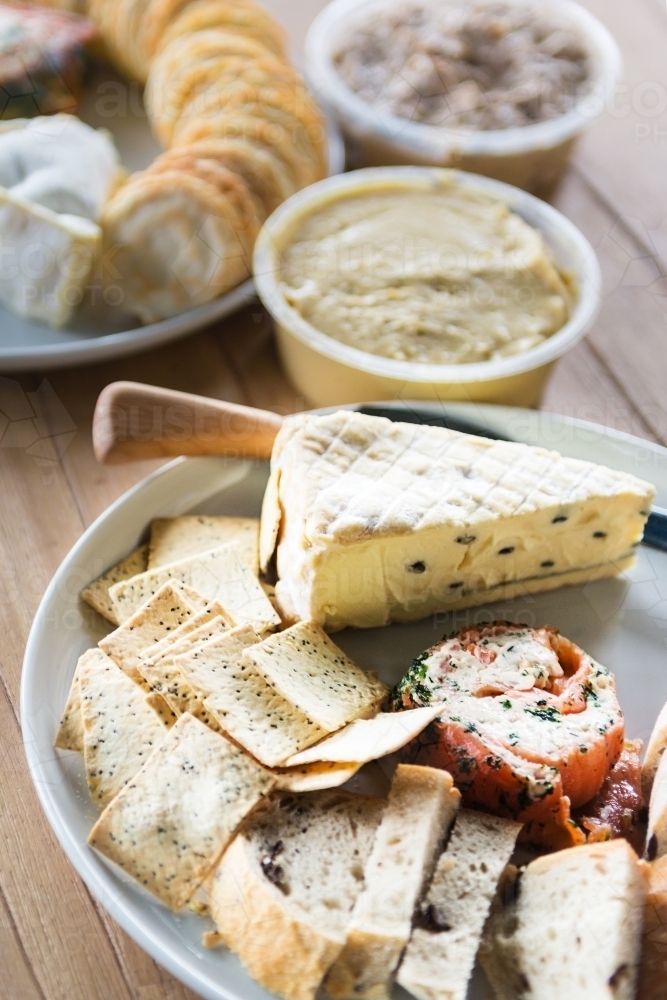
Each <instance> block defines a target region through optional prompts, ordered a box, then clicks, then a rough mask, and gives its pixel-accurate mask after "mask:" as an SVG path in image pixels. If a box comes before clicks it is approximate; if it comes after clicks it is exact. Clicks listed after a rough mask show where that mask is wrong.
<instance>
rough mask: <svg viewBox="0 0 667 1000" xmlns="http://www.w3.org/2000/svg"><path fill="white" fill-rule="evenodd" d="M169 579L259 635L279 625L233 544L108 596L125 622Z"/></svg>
mask: <svg viewBox="0 0 667 1000" xmlns="http://www.w3.org/2000/svg"><path fill="white" fill-rule="evenodd" d="M171 579H176V580H177V581H179V582H181V583H184V584H186V586H188V587H192V588H193V589H194V590H196V591H197V592H198V593H199V594H201V595H202V597H205V598H206V599H207V601H219V602H220V604H222V606H223V607H224V608H226V609H227V611H228V612H229V614H230V615H231V616H232V617H233V618H234V619H235V620H236V621H237V622H238V623H239V624H248V625H252V626H253V627H255V628H257V630H258V631H259V632H264V631H267V630H268V629H270V628H275V626H277V625H279V624H280V617H279V615H278V614H277V613H276V611H275V610H274V608H273V605H272V604H271V602H270V601H269V599H268V597H267V596H266V594H265V593H264V591H263V590H262V587H261V585H260V583H259V580H258V579H257V577H256V576H255V575H254V573H252V572H251V571H250V570H249V569H248V567H247V566H246V565H245V564H244V562H243V560H242V558H241V555H240V550H239V548H238V545H236V543H231V544H229V545H221V546H220V547H219V548H217V549H211V550H210V551H208V552H203V553H201V554H200V555H196V556H191V557H190V558H188V559H182V560H181V561H180V562H177V563H170V564H169V565H168V566H162V567H159V568H158V569H149V570H147V571H146V572H145V573H140V574H139V575H138V576H135V577H132V579H131V580H125V581H123V582H121V583H117V584H115V585H114V586H113V587H112V588H111V590H110V591H109V593H110V595H111V599H112V601H113V603H114V607H115V608H116V611H117V614H118V618H119V619H120V620H122V621H126V620H127V619H128V618H129V617H130V615H132V614H134V612H135V611H137V610H138V609H139V608H140V607H141V605H142V604H144V603H145V602H146V601H147V600H148V599H149V598H150V597H152V596H153V594H155V593H156V591H157V590H159V588H160V587H161V586H162V584H163V583H166V582H167V580H171Z"/></svg>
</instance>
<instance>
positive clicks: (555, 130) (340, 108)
mask: <svg viewBox="0 0 667 1000" xmlns="http://www.w3.org/2000/svg"><path fill="white" fill-rule="evenodd" d="M402 2H403V0H391V6H394V5H396V4H398V3H402ZM436 2H441V0H436ZM446 2H447V3H450V4H451V3H457V4H458V3H466V2H467V0H446ZM481 2H484V3H493V2H494V0H481ZM510 2H520V3H521V4H522V5H524V4H526V3H530V5H531V6H534V7H538V8H546V9H551V10H552V11H553V16H554V19H555V20H557V21H562V22H565V23H567V25H568V26H569V27H571V28H572V29H573V30H575V31H576V32H577V33H578V34H579V36H580V37H581V38H582V39H583V40H584V43H585V45H586V48H587V49H588V51H589V53H590V56H591V62H592V76H591V87H590V91H589V92H587V93H586V94H585V95H582V97H581V99H580V100H579V101H578V102H577V104H576V105H575V106H574V108H573V109H572V110H571V111H569V112H568V113H567V114H565V115H562V116H561V117H560V118H556V119H553V120H552V121H545V122H540V123H538V124H536V125H526V126H524V127H522V128H511V129H503V130H494V131H483V130H479V131H474V130H472V129H445V128H439V127H437V126H434V125H423V124H420V123H417V122H411V121H408V120H407V119H405V118H398V117H396V116H394V115H391V114H387V113H383V112H381V111H378V110H377V109H376V108H375V107H373V105H371V104H368V103H367V102H366V101H363V100H362V99H361V98H360V97H358V96H357V94H355V93H354V92H353V91H352V90H350V89H349V88H348V87H347V86H346V84H345V83H343V81H342V79H341V78H340V77H339V75H338V73H337V71H336V69H335V67H334V64H333V59H332V53H333V52H334V51H335V49H336V48H337V46H338V43H339V41H340V40H341V39H343V38H344V36H345V34H346V33H348V32H349V31H350V30H352V29H353V28H354V25H355V23H358V22H362V21H365V20H366V18H367V17H368V15H369V14H371V13H372V12H373V11H377V12H378V14H380V13H381V12H383V11H386V10H387V7H388V6H389V5H388V3H387V0H333V3H330V4H329V5H328V6H327V7H325V8H324V10H323V11H322V12H321V13H320V14H319V16H318V17H317V18H316V19H315V21H314V22H313V24H312V26H311V28H310V31H309V32H308V36H307V39H306V67H307V75H308V78H309V81H310V85H311V87H312V88H313V90H314V91H315V92H316V93H317V94H318V98H319V100H320V101H322V102H323V103H325V104H328V105H329V107H331V108H332V110H333V112H334V114H335V116H336V118H337V120H338V122H339V124H340V126H341V129H342V131H343V136H344V139H345V144H346V149H347V157H348V164H349V166H351V167H367V166H381V165H387V164H410V163H412V164H426V165H433V166H443V167H456V168H458V169H460V170H468V171H471V172H472V173H477V174H484V175H485V176H487V177H495V178H496V179H497V180H501V181H505V182H506V183H508V184H514V185H516V186H517V187H521V188H523V189H524V190H526V191H531V192H532V193H533V194H538V195H540V197H546V196H547V195H548V194H549V193H550V192H551V191H552V190H553V188H554V187H555V185H556V184H557V182H558V180H559V178H560V177H561V175H562V173H563V171H564V169H565V166H566V164H567V161H568V159H569V157H570V154H571V152H572V149H573V147H574V144H575V142H576V139H577V138H578V136H579V135H581V133H582V132H583V131H584V130H585V129H586V128H587V127H588V126H589V125H590V124H591V122H592V121H594V119H595V118H597V117H598V115H600V114H601V112H602V111H603V110H604V108H605V106H606V104H607V102H608V100H609V99H610V97H611V95H612V93H613V91H614V88H615V86H616V84H617V83H618V80H619V78H620V75H621V65H622V64H621V55H620V52H619V49H618V46H617V45H616V42H615V41H614V39H613V38H612V36H611V35H610V34H609V32H608V31H607V29H606V28H605V27H604V26H603V25H602V24H600V22H599V21H598V20H596V18H594V17H593V16H592V15H591V14H589V13H588V11H586V10H584V8H583V7H580V6H579V4H577V3H573V2H572V0H510Z"/></svg>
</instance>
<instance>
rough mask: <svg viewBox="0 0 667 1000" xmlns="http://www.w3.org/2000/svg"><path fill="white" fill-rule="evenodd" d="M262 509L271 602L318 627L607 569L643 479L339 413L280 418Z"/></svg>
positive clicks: (627, 530) (630, 553)
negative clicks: (273, 568)
mask: <svg viewBox="0 0 667 1000" xmlns="http://www.w3.org/2000/svg"><path fill="white" fill-rule="evenodd" d="M271 467H272V471H271V480H270V482H269V487H268V489H267V493H266V496H265V502H264V509H263V512H262V529H261V549H262V562H263V564H264V565H266V564H267V563H268V562H269V560H270V559H271V556H272V554H273V549H274V544H275V542H274V539H275V536H276V531H278V539H277V566H278V576H279V582H278V585H277V588H276V594H277V597H278V600H279V601H280V603H281V606H282V608H283V610H284V612H285V613H286V614H287V615H288V616H289V617H292V618H294V619H299V618H302V619H312V620H314V621H317V622H319V623H320V624H321V625H323V626H324V627H325V628H326V629H328V630H335V629H339V628H344V627H345V626H347V625H353V626H356V627H375V626H380V625H385V624H387V623H388V622H390V621H413V620H416V619H419V618H423V617H425V616H427V615H429V614H431V613H432V612H433V611H437V610H445V609H456V608H465V607H470V606H471V605H474V604H480V603H483V602H485V601H488V600H493V599H501V598H506V597H508V596H511V595H513V594H517V593H527V592H532V591H539V590H547V589H551V588H554V587H558V586H561V585H562V584H566V583H579V582H584V581H586V580H590V579H596V578H598V577H602V576H611V575H614V574H616V573H618V572H619V571H621V570H622V569H624V568H626V567H627V566H629V565H630V564H631V563H632V562H633V560H634V548H635V546H636V545H637V544H638V543H639V541H640V540H641V537H642V533H643V529H644V524H645V521H646V518H647V516H648V513H649V509H650V505H651V501H652V499H653V496H654V493H655V491H654V488H653V487H652V486H651V485H650V484H649V483H646V482H643V481H642V480H640V479H637V478H636V477H634V476H631V475H628V474H626V473H622V472H617V471H615V470H613V469H607V468H605V467H603V466H599V465H594V464H593V463H590V462H582V461H579V460H576V459H569V458H563V457H562V456H560V455H559V454H557V453H556V452H550V451H546V450H545V449H543V448H533V447H529V446H528V445H522V444H514V443H510V442H506V441H490V440H487V439H484V438H478V437H471V436H470V435H465V434H458V433H456V432H454V431H448V430H445V429H444V428H439V427H429V426H423V425H415V424H402V423H393V422H391V421H389V420H386V419H384V418H379V417H369V416H364V415H362V414H359V413H355V412H352V411H340V412H338V413H334V414H331V415H327V416H322V417H317V416H312V415H302V416H298V417H293V418H289V419H288V420H287V421H286V422H285V424H284V426H283V428H282V429H281V431H280V434H279V435H278V439H277V441H276V444H275V447H274V452H273V458H272V466H271Z"/></svg>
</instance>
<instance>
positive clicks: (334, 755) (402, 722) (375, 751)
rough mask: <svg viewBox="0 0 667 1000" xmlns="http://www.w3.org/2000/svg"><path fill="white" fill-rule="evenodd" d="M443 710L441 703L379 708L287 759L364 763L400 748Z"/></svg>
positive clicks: (294, 763) (290, 764) (294, 762)
mask: <svg viewBox="0 0 667 1000" xmlns="http://www.w3.org/2000/svg"><path fill="white" fill-rule="evenodd" d="M441 712H442V705H426V706H425V707H424V708H408V709H406V711H405V712H380V714H379V715H376V716H375V718H373V719H355V721H354V722H350V724H349V725H347V726H344V727H343V729H339V730H338V731H337V732H335V733H333V735H332V736H328V737H327V738H326V739H324V740H322V741H321V742H320V743H318V744H317V745H316V746H313V747H308V749H307V750H302V751H301V752H300V753H297V754H294V756H292V757H290V758H289V760H286V761H285V764H286V766H287V767H298V766H299V765H303V764H315V763H316V762H317V761H331V762H332V763H338V764H353V763H355V762H359V761H361V763H363V764H365V763H367V762H368V761H369V760H377V758H378V757H386V756H387V754H389V753H394V751H396V750H400V749H401V747H404V746H405V745H406V743H409V742H410V740H412V739H414V738H415V736H418V735H419V733H421V732H422V730H423V729H426V727H427V726H428V724H429V723H430V722H433V720H434V719H437V717H438V716H439V715H440V713H441Z"/></svg>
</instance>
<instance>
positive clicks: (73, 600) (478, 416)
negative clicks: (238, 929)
mask: <svg viewBox="0 0 667 1000" xmlns="http://www.w3.org/2000/svg"><path fill="white" fill-rule="evenodd" d="M389 405H391V404H389ZM394 405H395V406H396V407H397V408H399V409H400V404H394ZM407 405H409V406H410V408H411V409H413V410H418V411H419V412H421V413H422V414H424V415H428V414H431V415H433V416H437V415H439V416H442V415H443V413H450V414H453V415H458V416H459V417H463V418H465V419H467V420H469V421H472V422H474V423H477V424H479V425H481V426H486V427H489V428H490V429H493V430H495V431H496V432H498V433H500V434H503V435H505V436H507V437H510V438H513V439H516V440H519V441H525V442H527V443H529V444H539V445H543V446H546V447H549V448H555V449H558V450H559V451H561V452H562V453H563V454H566V455H570V456H573V457H576V458H584V459H589V460H591V461H596V462H601V463H604V464H606V465H610V466H612V467H615V468H618V469H623V470H625V471H627V472H632V473H635V474H637V475H640V476H642V477H644V478H646V479H649V480H651V481H652V482H654V483H655V484H656V486H657V488H658V498H657V503H658V504H660V505H661V506H663V507H665V506H667V450H666V449H664V448H660V447H658V446H657V445H653V444H650V443H649V442H645V441H640V440H639V439H638V438H633V437H630V436H628V435H623V434H620V433H617V432H615V431H611V430H606V429H603V428H601V427H597V426H595V425H592V424H585V423H581V422H577V421H572V420H568V419H566V418H563V417H557V416H551V415H548V414H539V413H536V412H533V411H527V410H517V409H511V408H506V407H492V406H473V405H469V404H452V405H450V406H448V407H438V406H436V405H434V404H419V403H417V404H407ZM267 472H268V466H267V465H266V464H264V463H251V462H249V463H244V462H238V461H225V460H222V459H206V458H198V459H177V460H176V461H175V462H172V463H171V464H170V465H167V466H166V467H165V468H164V469H162V470H160V471H159V472H157V473H155V474H154V475H153V476H151V477H150V478H148V479H146V480H145V481H144V482H142V483H140V484H139V485H138V486H136V487H135V488H134V489H132V490H130V491H129V492H128V493H126V494H125V496H123V497H121V498H120V500H118V501H117V502H116V503H115V504H113V505H112V506H111V507H110V508H109V509H108V510H107V511H106V512H105V513H104V514H103V515H102V516H101V517H100V518H98V520H97V521H96V522H95V523H94V524H93V525H91V527H90V528H89V529H88V531H86V533H85V534H84V535H83V536H82V537H81V539H80V540H79V541H78V543H77V544H76V545H75V546H74V548H73V549H72V551H71V552H70V554H69V555H68V556H67V558H66V559H65V560H64V562H63V563H62V565H61V566H60V569H59V570H58V572H57V573H56V575H55V576H54V578H53V580H52V581H51V584H50V585H49V588H48V590H47V592H46V594H45V595H44V598H43V600H42V603H41V605H40V607H39V610H38V612H37V615H36V617H35V621H34V624H33V627H32V630H31V632H30V637H29V640H28V645H27V649H26V654H25V661H24V666H23V681H22V689H21V714H22V723H23V736H24V742H25V749H26V754H27V758H28V764H29V767H30V773H31V775H32V778H33V781H34V782H35V786H36V788H37V792H38V795H39V797H40V800H41V802H42V806H43V808H44V811H45V813H46V816H47V819H48V820H49V822H50V824H51V826H52V827H53V829H54V831H55V833H56V835H57V837H58V839H59V840H60V843H61V844H62V846H63V848H64V850H65V851H66V853H67V855H68V856H69V858H70V860H71V862H72V864H73V865H74V867H75V868H76V870H77V871H78V872H79V874H80V875H81V877H82V878H83V879H84V881H85V882H86V884H87V886H88V887H89V889H90V890H91V892H92V893H93V895H94V896H95V897H96V898H97V899H98V900H99V901H100V902H101V903H102V905H103V906H105V907H106V909H107V910H108V911H109V913H110V914H111V915H112V916H113V917H114V918H115V919H116V920H117V921H118V923H120V924H121V926H122V927H123V928H124V929H125V930H126V931H127V932H128V933H129V934H130V936H131V937H133V938H134V939H135V941H137V943H138V944H139V945H141V947H143V948H145V950H146V951H147V952H149V954H151V955H152V956H153V958H155V959H156V961H158V962H159V963H160V964H161V965H162V966H164V967H165V968H167V969H168V970H169V971H170V972H172V973H173V974H174V975H175V976H176V977H177V978H179V979H180V980H182V981H183V982H184V983H185V984H186V985H187V986H189V987H190V988H191V989H193V990H195V991H196V992H198V993H200V994H201V995H202V996H203V997H206V998H208V1000H220V998H225V1000H260V998H264V1000H266V998H267V997H268V994H267V993H266V992H265V991H264V990H263V989H262V988H261V987H259V986H257V985H256V984H255V983H254V982H252V981H251V980H250V979H249V978H248V976H247V975H246V973H245V972H244V971H243V969H242V968H241V966H240V964H239V963H238V961H237V960H236V959H235V958H234V957H233V956H232V955H231V954H229V953H227V952H225V951H224V950H221V949H220V950H215V951H207V950H206V949H204V948H202V947H201V944H200V941H201V935H202V932H203V931H205V930H206V929H208V927H207V923H206V921H204V920H203V919H202V918H201V917H197V916H194V915H193V914H191V913H189V912H188V913H184V914H183V915H176V916H175V915H173V914H171V913H169V912H168V911H167V910H166V909H165V908H164V907H163V906H161V905H160V904H159V903H157V902H156V901H155V900H154V899H153V898H152V897H151V896H149V895H148V894H147V893H146V892H145V891H144V890H142V889H141V888H140V887H139V886H137V885H136V884H134V883H132V882H131V881H130V880H129V879H128V878H127V877H126V876H124V875H123V874H121V873H120V872H119V871H118V870H116V869H113V868H112V867H111V866H109V865H107V864H106V863H105V862H103V861H102V860H101V859H100V858H99V857H98V856H97V855H95V854H94V853H93V851H92V850H90V849H89V848H87V847H86V836H87V833H88V831H89V829H90V827H91V826H92V823H93V821H94V818H95V816H96V810H95V807H94V806H93V804H92V803H91V802H90V800H89V798H88V794H87V790H86V783H85V777H84V772H83V767H82V762H81V757H80V755H79V754H75V753H70V752H59V751H55V750H54V749H53V740H54V737H55V733H56V729H57V726H58V721H59V719H60V715H61V712H62V708H63V705H64V704H65V699H66V695H67V692H68V690H69V685H70V681H71V678H72V674H73V672H74V666H75V663H76V660H77V657H78V656H79V655H80V654H81V653H82V652H83V651H84V650H85V649H87V648H89V647H90V646H92V645H94V644H95V642H96V641H97V640H98V639H99V638H100V637H101V636H102V635H103V634H104V633H105V632H106V631H107V628H105V625H106V623H104V622H103V620H102V619H101V618H99V617H98V616H97V615H96V614H95V612H93V611H91V610H90V609H89V608H87V607H86V606H84V605H83V604H82V603H81V602H80V601H79V600H78V597H77V595H78V593H79V591H80V590H81V588H82V587H83V586H84V585H85V584H86V583H87V582H88V581H89V580H91V579H92V578H93V577H95V576H97V575H98V574H99V573H100V572H102V571H103V570H104V569H106V568H107V567H108V566H110V565H112V564H113V563H114V562H116V561H117V560H119V559H120V558H121V557H122V556H124V555H125V554H126V553H127V552H128V551H129V550H130V549H131V548H133V547H134V546H135V545H136V544H137V543H138V542H139V541H140V540H141V539H142V538H143V537H145V534H146V529H147V527H148V524H149V522H150V520H151V519H152V518H153V517H157V516H165V515H166V516H170V515H176V514H182V513H185V512H186V511H197V512H202V513H219V514H232V515H257V514H259V510H260V504H261V499H262V493H263V489H264V485H265V482H266V478H267ZM638 551H639V558H638V562H637V565H636V566H635V567H634V568H633V569H632V570H631V571H629V572H628V573H627V574H624V575H623V576H622V577H621V578H618V579H613V580H604V581H600V582H598V583H592V584H588V585H587V586H584V587H577V588H568V589H563V590H560V591H555V592H553V593H550V594H544V595H536V596H532V597H527V598H524V599H517V600H513V601H507V602H503V603H500V604H496V605H492V606H489V607H483V608H474V609H472V610H469V611H465V612H460V613H459V614H458V615H455V616H453V615H446V616H445V615H440V616H436V617H435V618H430V619H427V620H425V621H423V622H418V623H416V624H413V625H405V626H391V627H389V628H386V629H374V630H369V631H357V632H355V631H352V630H348V631H345V632H340V633H337V635H336V642H339V643H340V645H341V646H342V647H343V648H344V649H345V650H346V651H347V652H348V653H349V654H350V655H351V656H352V657H353V658H354V659H355V660H357V661H358V662H359V663H360V664H361V665H362V666H364V667H366V668H367V669H375V670H377V671H378V672H379V674H380V676H381V677H382V679H383V680H385V681H386V682H387V683H389V684H393V683H394V682H396V681H397V680H398V679H399V678H400V677H401V676H402V674H403V673H404V672H405V670H406V669H407V667H408V666H409V664H410V662H411V660H412V659H413V657H414V656H416V655H417V654H418V653H420V652H421V651H422V650H423V649H426V648H427V647H428V646H431V645H432V644H433V643H435V642H436V641H437V640H438V639H440V638H441V636H442V635H443V634H444V633H445V632H449V631H450V630H452V629H454V628H460V627H461V626H462V625H464V624H465V623H466V622H473V621H479V620H481V619H486V620H488V619H489V618H510V619H515V620H519V621H522V622H526V623H529V624H541V623H549V624H552V625H555V626H557V627H558V628H560V629H561V631H562V632H563V633H564V634H565V635H567V636H569V637H570V638H572V639H574V640H575V642H577V643H579V644H581V645H582V646H583V647H584V649H586V650H588V652H590V653H591V654H592V655H593V656H594V657H595V658H596V659H599V660H601V661H602V662H603V663H605V664H607V665H608V666H609V667H610V668H611V669H612V670H614V671H615V673H616V675H617V678H618V687H619V697H620V702H621V705H622V707H623V710H624V712H625V716H626V722H627V732H628V734H629V736H631V737H641V738H643V739H646V738H647V737H648V735H649V733H650V730H651V727H652V725H653V722H654V721H655V718H656V716H657V713H658V711H659V709H660V707H661V706H662V704H663V703H664V702H665V700H667V670H665V641H666V638H667V553H664V552H659V551H656V550H655V549H651V548H648V547H646V546H640V548H639V550H638ZM362 775H363V772H362ZM356 780H357V782H358V783H359V782H363V780H364V779H363V776H361V777H358V778H357V779H356ZM357 787H363V786H360V785H359V784H357ZM482 996H486V992H485V991H484V990H483V989H481V988H479V987H478V986H477V985H475V984H473V986H472V987H471V990H470V994H469V1000H480V998H481V997H482Z"/></svg>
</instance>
